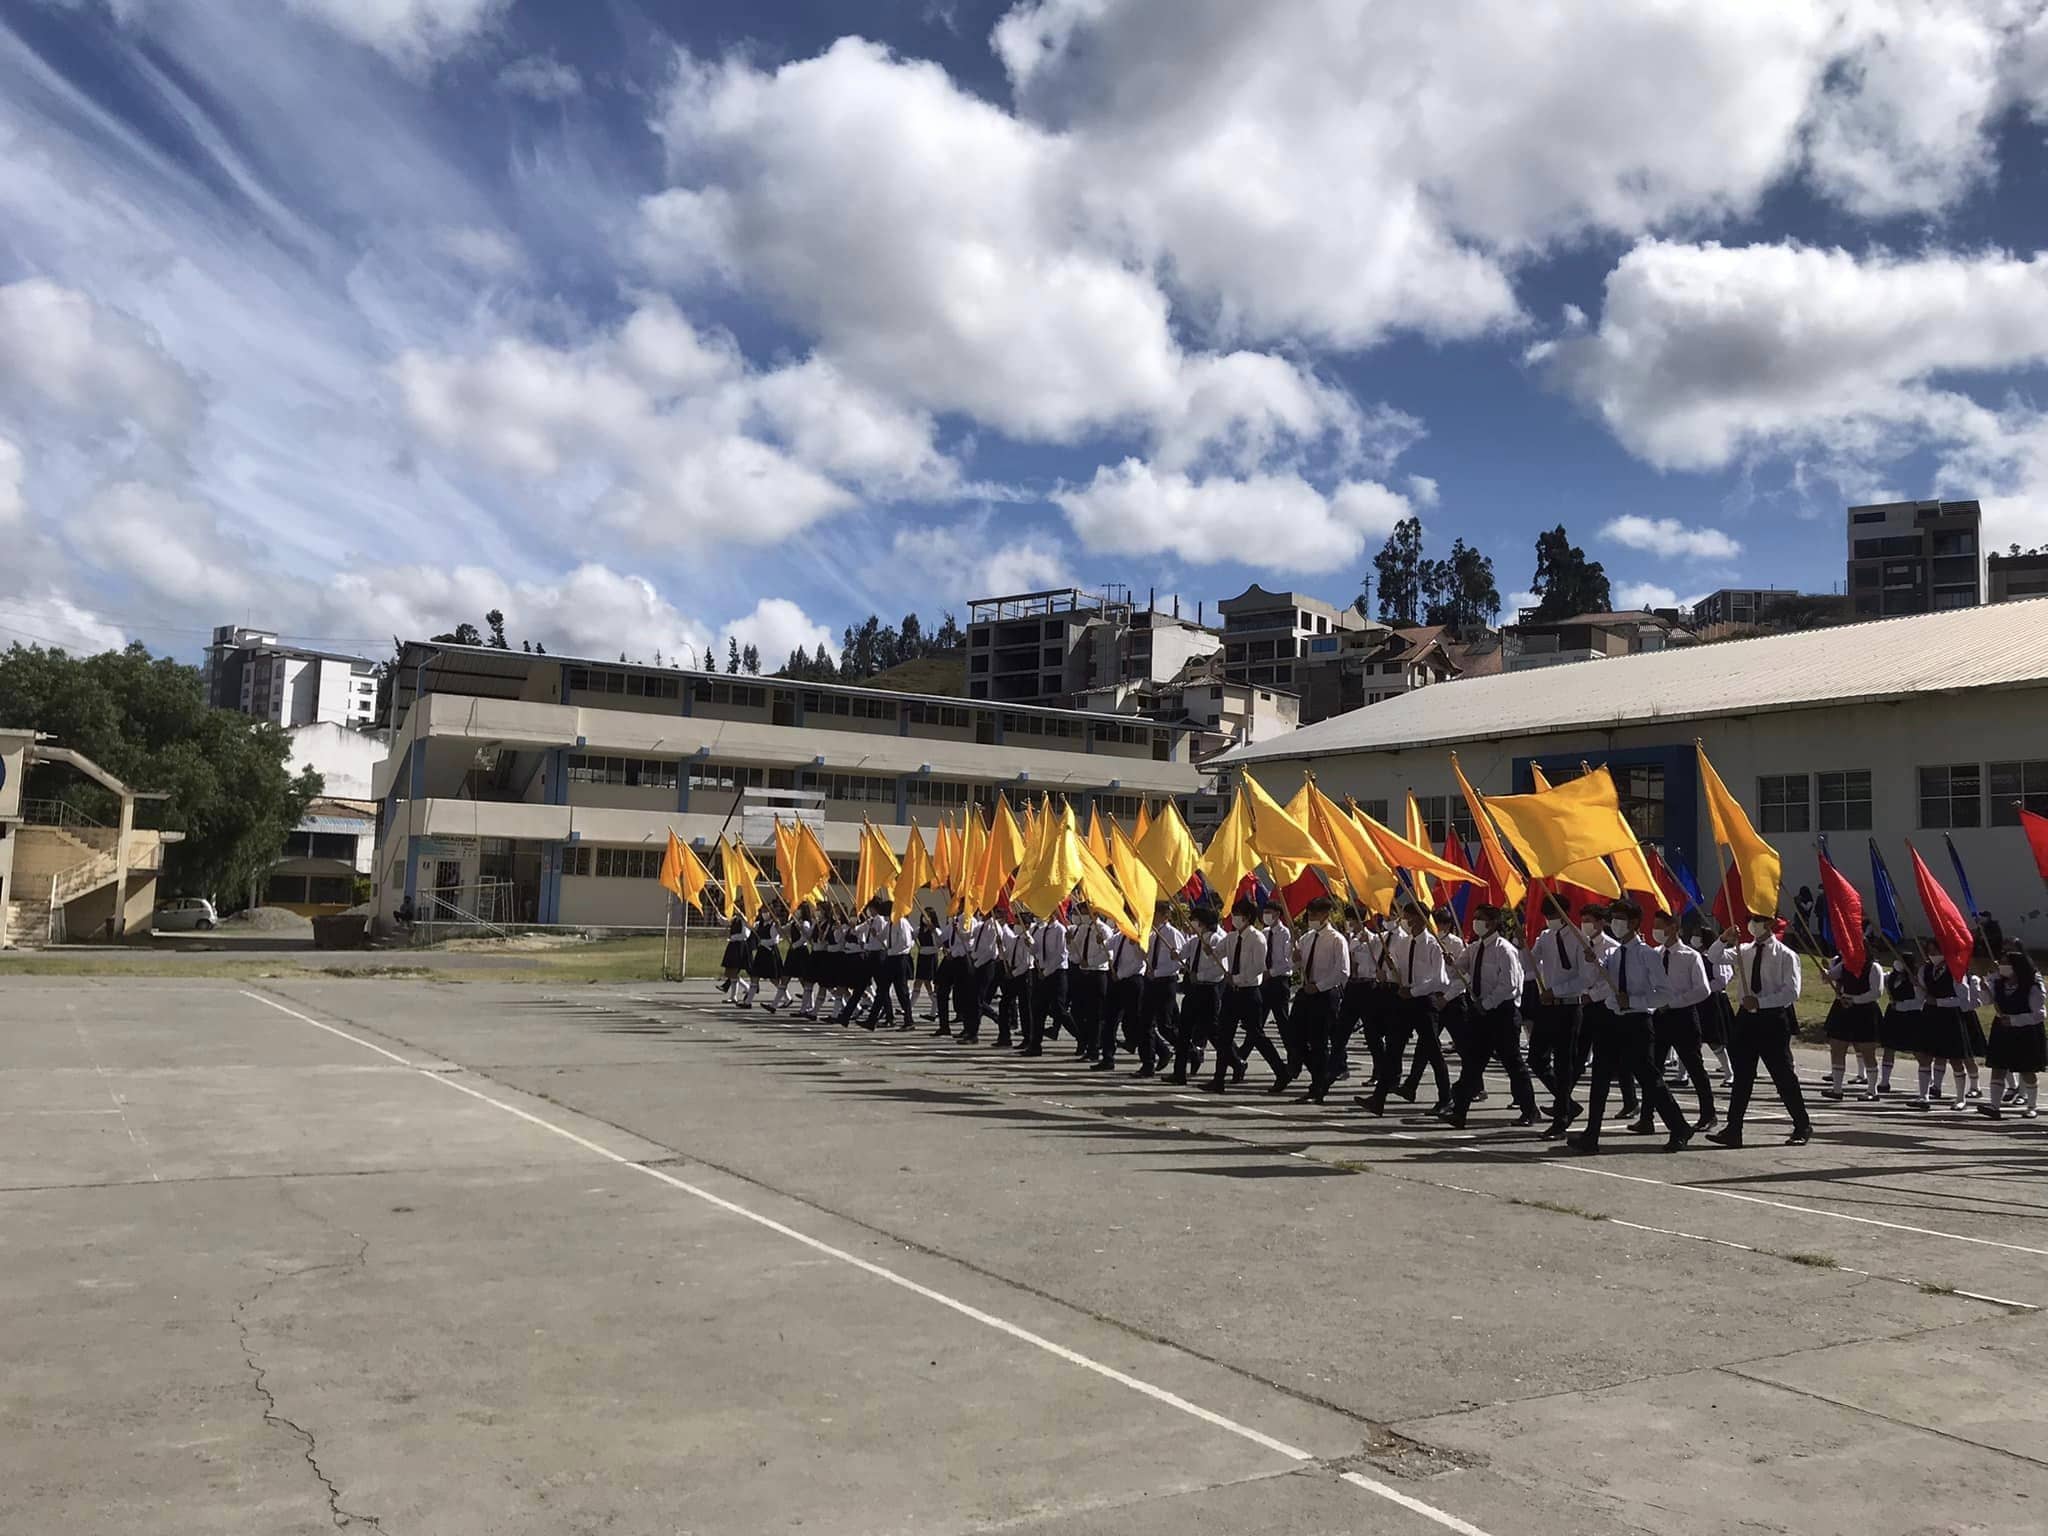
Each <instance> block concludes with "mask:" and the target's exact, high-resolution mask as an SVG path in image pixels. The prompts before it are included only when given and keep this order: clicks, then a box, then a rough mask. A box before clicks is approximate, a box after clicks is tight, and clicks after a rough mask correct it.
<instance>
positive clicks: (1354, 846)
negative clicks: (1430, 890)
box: [1309, 785, 1399, 912]
mask: <svg viewBox="0 0 2048 1536" xmlns="http://www.w3.org/2000/svg"><path fill="white" fill-rule="evenodd" d="M1309 817H1310V820H1311V822H1312V825H1313V827H1314V830H1315V834H1316V841H1317V842H1319V843H1321V844H1322V845H1323V846H1324V847H1325V848H1327V849H1329V850H1330V852H1331V853H1333V854H1335V855H1336V858H1337V867H1338V869H1339V870H1340V871H1341V872H1342V873H1343V876H1344V882H1345V884H1346V885H1348V886H1349V887H1350V888H1351V900H1352V902H1353V903H1354V904H1355V905H1358V906H1361V907H1364V908H1365V909H1366V910H1367V911H1369V912H1385V911H1387V910H1388V909H1389V908H1390V907H1392V905H1393V901H1394V892H1395V890H1396V889H1397V888H1398V886H1399V882H1398V881H1397V880H1395V878H1394V867H1393V866H1392V865H1391V864H1389V863H1388V862H1387V861H1386V859H1385V858H1384V857H1382V856H1381V854H1380V851H1379V849H1378V848H1377V847H1375V846H1374V844H1373V841H1372V839H1371V838H1369V837H1367V836H1366V835H1365V829H1364V828H1363V827H1361V826H1360V825H1359V824H1358V823H1357V822H1355V821H1353V820H1352V819H1351V818H1350V816H1348V815H1346V814H1345V811H1344V808H1343V807H1342V806H1341V805H1339V804H1337V802H1336V801H1334V800H1332V799H1331V798H1330V797H1329V796H1328V795H1326V794H1324V793H1323V792H1322V790H1320V789H1318V788H1316V787H1315V786H1314V785H1310V786H1309Z"/></svg>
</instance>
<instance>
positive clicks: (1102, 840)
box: [1088, 805, 1109, 869]
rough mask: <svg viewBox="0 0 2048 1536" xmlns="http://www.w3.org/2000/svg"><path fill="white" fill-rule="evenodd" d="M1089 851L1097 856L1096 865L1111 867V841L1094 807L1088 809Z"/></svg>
mask: <svg viewBox="0 0 2048 1536" xmlns="http://www.w3.org/2000/svg"><path fill="white" fill-rule="evenodd" d="M1088 851H1089V852H1090V853H1092V854H1094V855H1095V862H1096V863H1098V864H1100V865H1102V866H1103V867H1104V868H1105V869H1107V868H1108V867H1109V839H1108V837H1106V836H1105V835H1104V834H1103V831H1102V817H1101V816H1100V815H1098V814H1097V813H1096V810H1095V807H1094V806H1092V805H1091V806H1089V807H1088Z"/></svg>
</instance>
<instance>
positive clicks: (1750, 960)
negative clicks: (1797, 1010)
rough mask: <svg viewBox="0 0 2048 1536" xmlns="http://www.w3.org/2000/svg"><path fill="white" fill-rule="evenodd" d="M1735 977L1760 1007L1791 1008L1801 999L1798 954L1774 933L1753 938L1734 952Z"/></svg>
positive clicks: (1747, 994) (1745, 993)
mask: <svg viewBox="0 0 2048 1536" xmlns="http://www.w3.org/2000/svg"><path fill="white" fill-rule="evenodd" d="M1759 959H1761V962H1762V968H1761V970H1759V969H1758V962H1759ZM1735 980H1736V984H1737V985H1738V986H1740V987H1741V988H1742V992H1743V996H1744V997H1745V998H1748V997H1754V998H1755V999H1756V1005H1757V1006H1758V1007H1759V1008H1790V1007H1791V1006H1792V1005H1793V1004H1794V1003H1796V1002H1798V1001H1799V985H1800V976H1799V957H1798V956H1797V955H1795V954H1793V953H1792V951H1791V950H1789V949H1787V948H1786V947H1785V943H1784V941H1783V940H1782V939H1779V938H1777V937H1776V936H1775V935H1768V934H1767V935H1766V936H1765V937H1763V938H1761V939H1752V940H1751V941H1750V942H1749V943H1747V944H1745V945H1743V946H1742V947H1741V948H1740V949H1738V950H1737V951H1736V952H1735Z"/></svg>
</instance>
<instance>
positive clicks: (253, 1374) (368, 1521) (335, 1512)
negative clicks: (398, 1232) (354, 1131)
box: [229, 1198, 384, 1531]
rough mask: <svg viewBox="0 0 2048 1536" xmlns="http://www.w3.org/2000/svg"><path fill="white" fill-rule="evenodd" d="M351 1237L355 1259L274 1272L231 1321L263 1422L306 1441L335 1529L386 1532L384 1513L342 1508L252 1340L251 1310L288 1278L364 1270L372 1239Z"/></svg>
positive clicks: (308, 1436)
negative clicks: (284, 1408) (280, 1402)
mask: <svg viewBox="0 0 2048 1536" xmlns="http://www.w3.org/2000/svg"><path fill="white" fill-rule="evenodd" d="M285 1204H286V1205H291V1207H292V1209H293V1210H295V1211H298V1212H299V1213H300V1214H301V1215H311V1214H312V1213H311V1212H309V1211H306V1210H304V1209H303V1208H302V1207H300V1206H297V1205H292V1202H291V1200H290V1199H289V1198H286V1199H285ZM349 1236H350V1237H353V1238H354V1239H355V1240H356V1242H357V1244H358V1246H357V1248H356V1251H355V1254H354V1256H353V1257H352V1258H346V1259H333V1260H330V1261H328V1262H327V1263H324V1264H307V1265H302V1266H301V1267H299V1268H298V1269H291V1270H286V1271H285V1272H283V1273H282V1274H275V1275H272V1276H271V1277H270V1278H269V1279H268V1280H266V1281H264V1282H263V1283H262V1284H261V1285H259V1286H257V1287H256V1289H255V1290H253V1291H251V1292H250V1293H249V1294H248V1295H247V1296H245V1297H243V1298H242V1299H241V1300H240V1301H238V1302H236V1303H235V1309H234V1311H233V1313H232V1314H231V1315H230V1319H229V1320H230V1321H231V1322H233V1324H234V1326H235V1333H236V1336H237V1337H238V1338H239V1339H240V1341H241V1346H242V1363H243V1364H244V1365H246V1366H247V1367H248V1368H249V1374H250V1385H251V1386H252V1387H254V1388H255V1390H256V1395H257V1396H258V1397H260V1398H262V1399H263V1422H264V1423H266V1424H272V1425H275V1426H277V1427H278V1428H280V1429H286V1430H289V1431H291V1433H293V1434H294V1435H297V1436H298V1437H299V1439H300V1441H301V1442H302V1444H301V1446H300V1454H302V1455H303V1456H304V1457H305V1458H306V1465H307V1466H308V1467H310V1468H311V1469H312V1472H313V1476H314V1477H316V1478H318V1479H319V1480H320V1486H321V1488H322V1489H323V1490H325V1492H326V1495H327V1515H328V1518H329V1519H330V1520H332V1521H333V1522H334V1527H335V1529H336V1530H347V1529H348V1528H349V1527H350V1526H353V1525H366V1526H368V1527H369V1528H370V1529H371V1530H373V1531H382V1530H383V1529H384V1521H383V1517H382V1516H379V1515H367V1514H363V1513H362V1512H361V1511H359V1510H353V1509H344V1508H343V1507H342V1503H341V1489H340V1488H339V1487H337V1486H336V1484H335V1481H334V1479H333V1478H331V1477H329V1476H328V1475H327V1469H326V1468H324V1467H322V1466H321V1465H320V1456H319V1451H320V1442H319V1440H318V1439H317V1438H316V1437H315V1435H314V1434H313V1432H312V1431H311V1430H310V1429H308V1428H306V1426H305V1425H303V1424H300V1423H299V1422H297V1421H296V1420H294V1419H290V1418H287V1417H286V1416H285V1415H284V1414H282V1413H280V1412H279V1411H278V1406H277V1394H276V1393H274V1392H272V1391H271V1390H270V1386H269V1383H268V1377H269V1375H270V1372H269V1370H268V1369H267V1368H266V1367H264V1366H262V1365H259V1364H258V1363H257V1359H256V1350H255V1347H254V1346H253V1345H252V1344H251V1343H250V1342H249V1316H248V1313H249V1309H250V1308H251V1307H253V1306H254V1305H255V1304H256V1303H257V1302H258V1301H260V1300H262V1299H263V1297H265V1296H266V1295H268V1294H269V1293H270V1291H272V1290H273V1289H274V1288H276V1287H277V1286H280V1285H283V1284H284V1283H285V1282H286V1281H288V1280H299V1279H303V1278H304V1277H305V1276H307V1275H315V1274H319V1273H320V1272H322V1271H323V1270H331V1269H361V1268H363V1267H364V1266H365V1265H366V1264H367V1262H368V1258H369V1252H370V1240H369V1239H368V1238H367V1237H364V1236H363V1235H362V1233H360V1232H350V1233H349Z"/></svg>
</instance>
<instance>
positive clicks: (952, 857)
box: [932, 811, 960, 891]
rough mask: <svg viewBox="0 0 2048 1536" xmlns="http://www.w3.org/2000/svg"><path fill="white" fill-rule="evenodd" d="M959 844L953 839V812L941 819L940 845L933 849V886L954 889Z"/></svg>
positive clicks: (947, 813)
mask: <svg viewBox="0 0 2048 1536" xmlns="http://www.w3.org/2000/svg"><path fill="white" fill-rule="evenodd" d="M959 851H960V850H959V844H958V843H956V842H954V840H953V813H952V812H951V811H948V812H946V814H945V815H944V816H942V817H941V818H940V819H939V846H938V847H937V848H935V849H933V850H932V886H933V888H934V889H937V888H938V887H939V886H944V887H945V888H946V889H947V890H949V891H950V890H952V889H953V882H954V879H955V876H954V874H953V870H954V866H955V865H957V864H958V863H959Z"/></svg>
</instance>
